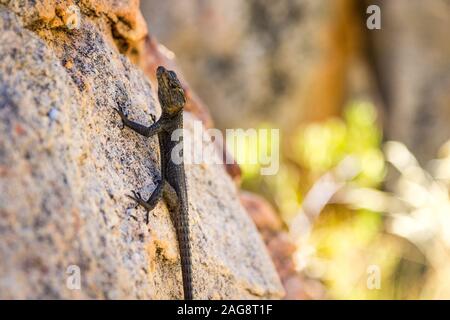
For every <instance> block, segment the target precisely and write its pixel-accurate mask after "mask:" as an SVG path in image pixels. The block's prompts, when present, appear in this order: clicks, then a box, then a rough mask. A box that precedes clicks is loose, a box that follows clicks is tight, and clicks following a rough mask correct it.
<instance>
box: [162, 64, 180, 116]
mask: <svg viewBox="0 0 450 320" xmlns="http://www.w3.org/2000/svg"><path fill="white" fill-rule="evenodd" d="M156 77H157V78H158V98H159V102H160V104H161V108H162V112H163V113H166V114H168V115H175V114H177V113H178V112H180V111H181V110H183V107H184V104H185V103H186V96H185V93H184V90H183V87H182V86H181V83H180V80H178V78H177V75H176V73H175V72H173V71H171V70H167V69H166V68H164V67H163V66H159V67H158V69H157V70H156Z"/></svg>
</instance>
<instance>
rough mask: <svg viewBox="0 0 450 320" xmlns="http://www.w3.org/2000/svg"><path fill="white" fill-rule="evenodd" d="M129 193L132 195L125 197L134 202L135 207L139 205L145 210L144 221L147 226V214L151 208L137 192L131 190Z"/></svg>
mask: <svg viewBox="0 0 450 320" xmlns="http://www.w3.org/2000/svg"><path fill="white" fill-rule="evenodd" d="M131 192H132V193H133V195H132V196H130V195H128V194H127V197H128V198H130V199H133V200H134V201H136V202H137V205H141V206H143V207H144V208H145V210H146V211H147V216H146V217H147V218H146V221H147V224H148V221H149V217H148V216H149V212H150V210H151V209H152V208H151V207H150V206H149V204H148V203H147V201H145V200H144V199H142V196H141V194H140V193H139V192H136V191H133V190H132V191H131Z"/></svg>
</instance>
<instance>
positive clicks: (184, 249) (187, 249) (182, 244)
mask: <svg viewBox="0 0 450 320" xmlns="http://www.w3.org/2000/svg"><path fill="white" fill-rule="evenodd" d="M187 220H188V219H187V214H181V216H180V221H179V222H180V223H179V225H178V226H177V238H178V246H179V250H180V257H181V274H182V276H183V292H184V300H192V299H193V294H192V262H191V246H190V240H189V226H188V221H187Z"/></svg>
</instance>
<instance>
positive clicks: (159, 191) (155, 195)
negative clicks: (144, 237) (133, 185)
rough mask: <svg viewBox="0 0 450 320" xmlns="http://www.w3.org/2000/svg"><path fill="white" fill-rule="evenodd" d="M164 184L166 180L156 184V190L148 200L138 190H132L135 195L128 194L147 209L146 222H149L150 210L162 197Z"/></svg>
mask: <svg viewBox="0 0 450 320" xmlns="http://www.w3.org/2000/svg"><path fill="white" fill-rule="evenodd" d="M164 184H165V183H164V181H161V182H159V184H158V185H157V186H156V188H155V190H154V191H153V193H152V194H151V195H150V197H149V198H148V200H147V201H146V200H144V199H142V197H141V194H140V193H139V192H136V191H131V192H132V193H133V196H130V195H128V197H129V198H131V199H133V200H134V201H136V202H137V203H138V205H141V206H143V207H144V208H145V209H146V211H147V215H146V217H145V222H146V223H147V224H148V222H149V212H150V211H152V210H153V209H154V208H155V206H156V204H157V203H158V201H159V200H160V199H161V198H162V195H163V190H164Z"/></svg>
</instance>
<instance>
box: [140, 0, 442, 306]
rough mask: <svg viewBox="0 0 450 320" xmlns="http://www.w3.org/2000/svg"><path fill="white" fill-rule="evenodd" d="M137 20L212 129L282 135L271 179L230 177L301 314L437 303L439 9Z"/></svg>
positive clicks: (415, 5)
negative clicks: (276, 238)
mask: <svg viewBox="0 0 450 320" xmlns="http://www.w3.org/2000/svg"><path fill="white" fill-rule="evenodd" d="M371 4H377V5H378V6H379V7H380V8H381V29H380V30H369V29H368V28H367V27H366V20H367V18H368V17H369V16H370V15H369V14H367V13H366V9H367V7H368V6H369V5H371ZM141 7H142V12H143V13H144V16H145V18H146V20H147V23H148V26H149V32H150V34H152V35H153V36H155V37H156V38H157V39H158V40H159V41H160V42H161V43H162V44H163V45H164V46H166V47H167V48H168V49H169V50H171V51H173V52H174V53H175V54H176V57H177V61H178V64H179V65H180V66H181V68H182V70H183V71H184V74H185V76H186V78H187V80H188V82H189V83H190V85H191V86H192V88H193V89H194V91H195V92H196V93H197V94H198V95H199V96H200V97H201V98H202V99H203V100H204V102H205V103H206V105H207V106H208V108H209V109H210V111H211V113H212V114H213V118H214V121H215V124H216V127H218V128H220V129H226V128H277V129H280V131H281V149H280V151H281V155H280V161H281V164H280V170H279V173H278V174H277V175H274V176H260V175H259V167H258V165H245V164H244V165H242V170H243V178H242V186H243V188H244V189H247V190H250V191H253V192H256V193H258V194H261V195H262V196H264V198H266V199H267V200H268V201H269V202H270V203H271V204H272V205H273V206H274V208H275V209H276V212H277V213H278V214H279V216H280V218H281V219H282V221H283V225H284V228H285V229H286V231H287V232H288V234H289V237H290V239H291V240H292V241H293V243H295V250H294V251H295V252H294V253H293V257H294V262H295V269H296V272H298V274H299V275H301V276H302V278H303V279H304V288H302V290H303V291H304V292H305V293H304V295H303V296H302V297H303V298H305V297H306V298H311V299H322V298H331V299H416V298H437V299H439V298H447V299H449V298H450V200H449V190H450V142H449V139H450V125H449V123H450V41H448V32H449V31H450V1H448V0H430V1H422V0H396V1H362V0H279V1H271V0H248V1H241V0H213V1H207V0H191V1H185V0H166V1H159V0H145V1H141ZM241 148H242V150H241V151H243V152H244V153H253V152H266V151H267V150H264V149H265V148H270V143H269V144H267V143H261V144H259V145H251V144H248V145H243V146H241ZM236 156H237V157H239V155H238V154H237V155H236ZM373 276H376V277H378V276H379V277H380V279H379V281H375V282H371V281H372V280H373Z"/></svg>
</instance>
